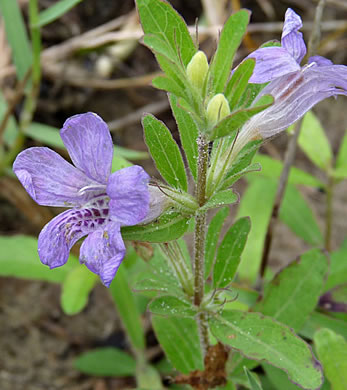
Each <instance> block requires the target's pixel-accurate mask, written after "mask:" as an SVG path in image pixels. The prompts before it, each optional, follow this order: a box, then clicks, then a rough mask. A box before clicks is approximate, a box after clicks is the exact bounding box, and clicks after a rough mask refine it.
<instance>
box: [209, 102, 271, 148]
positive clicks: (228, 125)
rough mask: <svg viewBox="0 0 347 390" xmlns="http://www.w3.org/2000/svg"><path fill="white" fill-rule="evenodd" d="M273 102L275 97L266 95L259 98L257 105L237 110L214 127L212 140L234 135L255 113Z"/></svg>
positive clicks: (211, 135)
mask: <svg viewBox="0 0 347 390" xmlns="http://www.w3.org/2000/svg"><path fill="white" fill-rule="evenodd" d="M273 102H274V99H273V97H272V96H271V95H264V96H262V97H261V98H260V99H259V101H258V102H257V105H255V106H253V107H251V108H244V109H240V110H238V111H235V112H234V113H232V114H231V115H229V116H227V117H226V118H224V119H223V120H222V121H220V122H219V123H218V124H217V126H215V127H214V128H213V129H212V132H211V134H210V136H209V138H210V140H211V141H212V140H214V139H217V138H221V137H226V136H230V135H232V133H235V132H236V131H237V130H239V129H240V128H241V127H242V126H243V125H244V124H245V123H246V122H247V121H248V120H249V119H250V118H251V117H252V116H253V115H255V114H258V113H259V112H261V111H264V110H265V109H266V108H268V107H270V106H271V105H272V104H273Z"/></svg>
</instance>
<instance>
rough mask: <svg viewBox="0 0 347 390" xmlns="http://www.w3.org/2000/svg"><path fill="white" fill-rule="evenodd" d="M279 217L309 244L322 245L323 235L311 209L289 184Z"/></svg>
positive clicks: (298, 192)
mask: <svg viewBox="0 0 347 390" xmlns="http://www.w3.org/2000/svg"><path fill="white" fill-rule="evenodd" d="M279 215H280V219H281V221H283V222H284V223H285V224H286V225H288V226H289V228H290V229H291V230H292V231H293V232H294V233H295V234H296V235H297V236H299V237H301V238H302V239H303V240H305V241H306V242H308V243H309V244H311V245H320V244H323V235H322V232H321V230H320V228H319V226H318V223H317V220H316V218H315V216H314V214H313V211H312V209H311V208H310V206H309V204H308V203H307V202H306V200H305V199H304V198H303V196H302V195H301V193H300V191H299V190H298V189H297V188H296V187H294V186H293V185H291V184H289V185H287V188H286V191H285V194H284V198H283V202H282V205H281V208H280V213H279Z"/></svg>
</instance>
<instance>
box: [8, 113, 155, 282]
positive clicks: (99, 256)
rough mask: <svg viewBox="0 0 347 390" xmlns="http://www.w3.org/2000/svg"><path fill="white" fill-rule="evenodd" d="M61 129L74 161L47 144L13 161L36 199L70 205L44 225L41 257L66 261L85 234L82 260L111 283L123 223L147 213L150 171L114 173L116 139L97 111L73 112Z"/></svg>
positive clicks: (57, 263) (121, 244)
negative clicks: (62, 155) (46, 146)
mask: <svg viewBox="0 0 347 390" xmlns="http://www.w3.org/2000/svg"><path fill="white" fill-rule="evenodd" d="M60 135H61V138H62V139H63V142H64V145H65V146H66V149H67V150H68V152H69V154H70V157H71V160H72V162H73V163H74V165H75V166H73V165H71V164H70V163H68V162H67V161H65V160H64V159H63V158H62V157H61V156H60V155H59V154H57V153H56V152H54V151H53V150H51V149H48V148H45V147H33V148H29V149H26V150H24V151H23V152H21V153H20V154H19V155H18V156H17V158H16V160H15V162H14V164H13V170H14V172H15V174H16V175H17V177H18V179H19V180H20V182H21V183H22V185H23V186H24V188H25V189H26V191H27V192H28V193H29V195H30V196H31V197H32V198H33V199H34V200H35V201H36V202H37V203H38V204H40V205H43V206H57V207H70V209H69V210H66V211H64V212H62V213H61V214H59V215H58V216H56V217H55V218H53V219H52V221H50V222H49V223H48V224H47V225H46V226H45V227H44V228H43V229H42V231H41V233H40V235H39V239H38V252H39V256H40V260H41V261H42V263H43V264H46V265H48V266H49V267H50V268H55V267H60V266H62V265H64V264H65V263H66V261H67V259H68V256H69V252H70V249H71V247H72V246H73V245H74V244H75V243H76V242H77V241H78V240H79V239H81V238H82V237H84V236H87V238H86V239H85V240H84V242H83V243H82V246H81V250H80V262H81V263H82V264H85V265H86V266H87V267H88V268H89V269H90V270H91V271H92V272H94V273H96V274H97V275H99V276H100V278H101V281H102V282H103V284H104V285H106V286H109V285H110V283H111V282H112V280H113V278H114V277H115V274H116V272H117V270H118V267H119V266H120V264H121V262H122V260H123V258H124V255H125V246H124V242H123V240H122V236H121V233H120V228H121V226H130V225H136V224H138V223H139V222H141V221H143V220H145V219H148V214H149V203H150V192H149V189H148V182H149V176H148V175H147V173H146V172H145V171H144V170H143V169H142V168H141V167H139V166H136V165H135V166H131V167H128V168H124V169H121V170H119V171H117V172H114V173H112V174H110V173H111V165H112V158H113V142H112V139H111V135H110V132H109V130H108V127H107V125H106V123H105V122H104V121H103V120H102V119H101V118H100V117H99V116H98V115H96V114H94V113H86V114H80V115H75V116H73V117H71V118H69V119H68V120H67V121H66V122H65V123H64V126H63V128H62V130H61V131H60Z"/></svg>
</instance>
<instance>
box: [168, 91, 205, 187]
mask: <svg viewBox="0 0 347 390" xmlns="http://www.w3.org/2000/svg"><path fill="white" fill-rule="evenodd" d="M169 100H170V104H171V109H172V112H173V114H174V116H175V119H176V122H177V127H178V131H179V133H180V138H181V142H182V146H183V150H184V152H185V154H186V157H187V161H188V165H189V168H190V171H191V173H192V176H193V177H194V179H195V180H196V178H197V161H198V144H197V142H196V140H197V139H198V135H199V132H198V128H197V126H196V124H195V122H194V120H193V119H192V117H191V116H190V115H189V113H188V112H186V111H185V110H184V109H183V108H181V107H180V106H179V104H178V99H177V97H176V96H174V95H170V96H169Z"/></svg>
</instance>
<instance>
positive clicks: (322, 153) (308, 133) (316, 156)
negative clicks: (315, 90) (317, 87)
mask: <svg viewBox="0 0 347 390" xmlns="http://www.w3.org/2000/svg"><path fill="white" fill-rule="evenodd" d="M292 128H293V127H292V126H291V127H290V130H289V131H291V129H292ZM298 143H299V145H300V147H301V149H302V150H303V151H304V152H305V153H306V155H307V156H308V158H309V159H310V160H311V161H312V162H313V164H315V165H317V166H318V167H319V168H320V169H322V170H323V171H325V172H327V171H328V170H329V169H330V167H331V164H332V159H333V154H332V151H331V147H330V143H329V140H328V138H327V136H326V135H325V132H324V129H323V128H322V126H321V124H320V122H319V120H318V119H317V117H316V116H315V115H314V114H313V112H312V111H309V112H308V113H307V114H306V115H305V116H304V119H303V121H302V125H301V131H300V135H299V139H298Z"/></svg>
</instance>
